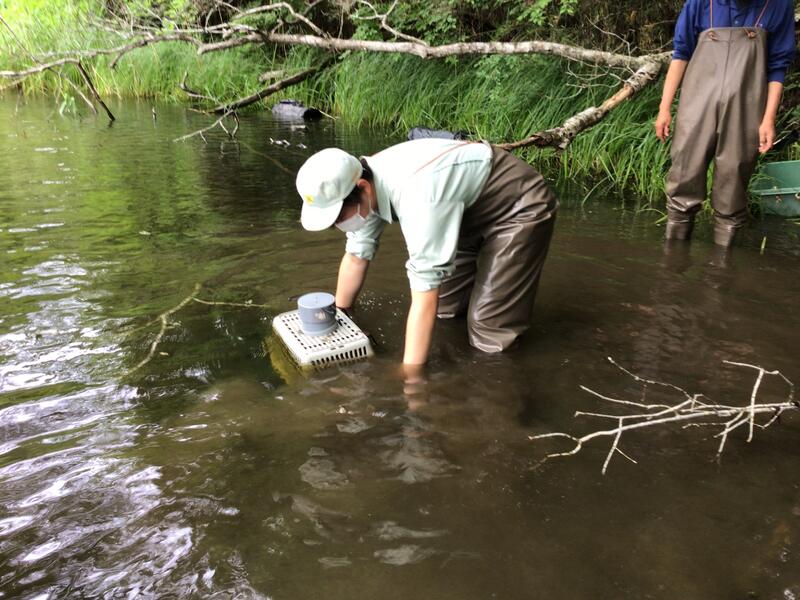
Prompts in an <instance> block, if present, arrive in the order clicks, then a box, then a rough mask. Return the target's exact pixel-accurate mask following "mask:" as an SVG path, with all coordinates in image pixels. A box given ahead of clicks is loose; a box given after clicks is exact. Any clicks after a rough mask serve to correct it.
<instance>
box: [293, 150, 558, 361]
mask: <svg viewBox="0 0 800 600" xmlns="http://www.w3.org/2000/svg"><path fill="white" fill-rule="evenodd" d="M297 191H298V192H299V193H300V196H301V198H302V199H303V210H302V215H301V223H302V224H303V227H305V228H306V229H307V230H310V231H319V230H322V229H326V228H328V227H331V226H332V225H336V227H338V228H339V229H341V230H342V231H345V232H347V244H346V247H345V254H344V257H343V258H342V261H341V264H340V267H339V276H338V281H337V285H336V304H337V306H339V307H340V308H343V309H348V308H350V307H351V306H352V305H353V303H354V302H355V300H356V297H357V296H358V293H359V291H360V290H361V286H362V284H363V283H364V279H365V277H366V274H367V268H368V266H369V263H370V260H372V258H373V257H374V255H375V252H376V250H377V248H378V241H379V238H380V235H381V233H382V232H383V229H384V227H385V226H386V225H388V224H390V223H393V222H395V221H397V222H399V223H400V228H401V229H402V231H403V237H404V238H405V241H406V245H407V247H408V256H409V258H408V261H407V262H406V270H407V273H408V279H409V283H410V286H411V308H410V310H409V313H408V321H407V324H406V339H405V351H404V354H403V362H404V363H405V364H406V365H421V364H423V363H425V362H426V360H427V358H428V351H429V349H430V345H431V339H432V335H433V328H434V322H435V320H436V316H437V314H438V316H439V317H442V318H449V317H454V316H456V315H459V314H463V313H464V312H466V313H467V324H468V329H469V340H470V343H471V344H472V345H473V346H474V347H476V348H478V349H480V350H483V351H484V352H499V351H502V350H505V349H506V348H508V346H510V345H511V343H512V342H513V341H514V340H515V339H516V338H517V337H518V336H519V335H521V334H522V333H523V332H524V331H525V330H526V329H527V328H528V325H529V320H530V313H531V309H532V307H533V301H534V297H535V295H536V289H537V287H538V285H539V277H540V275H541V272H542V266H543V264H544V260H545V256H546V254H547V249H548V246H549V244H550V236H551V234H552V231H553V223H554V221H555V215H556V208H557V204H558V202H557V200H556V197H555V195H554V193H553V192H552V191H551V190H550V188H549V187H548V185H547V183H545V181H544V179H543V178H542V176H541V175H540V174H539V173H537V172H536V171H535V170H534V169H533V168H532V167H531V166H530V165H528V164H526V163H524V162H523V161H521V160H519V159H518V158H516V157H514V156H513V155H511V154H509V153H508V152H506V151H504V150H501V149H499V148H497V147H494V146H490V145H489V144H487V143H483V142H462V141H455V140H443V139H420V140H413V141H409V142H404V143H402V144H398V145H396V146H392V147H390V148H387V149H386V150H383V151H382V152H379V153H378V154H375V155H373V156H368V157H362V158H361V159H360V160H359V159H357V158H356V157H354V156H351V155H350V154H348V153H346V152H344V151H343V150H340V149H338V148H327V149H325V150H322V151H320V152H318V153H316V154H314V155H313V156H311V157H310V158H309V159H308V160H307V161H306V162H305V164H303V166H302V167H301V168H300V170H299V171H298V173H297Z"/></svg>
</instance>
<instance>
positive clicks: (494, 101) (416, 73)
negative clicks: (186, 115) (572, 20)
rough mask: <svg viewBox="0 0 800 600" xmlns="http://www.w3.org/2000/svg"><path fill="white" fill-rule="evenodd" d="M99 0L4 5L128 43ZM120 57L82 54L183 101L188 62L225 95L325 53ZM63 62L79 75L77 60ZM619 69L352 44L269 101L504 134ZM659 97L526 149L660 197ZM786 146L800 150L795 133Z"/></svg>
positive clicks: (590, 186)
mask: <svg viewBox="0 0 800 600" xmlns="http://www.w3.org/2000/svg"><path fill="white" fill-rule="evenodd" d="M100 5H101V0H26V1H25V2H20V1H19V0H0V11H2V12H0V14H3V17H4V18H5V19H6V21H8V22H9V24H10V25H11V27H12V28H13V29H14V31H15V33H16V35H17V36H18V37H19V38H20V40H21V42H22V45H24V46H25V48H26V49H27V50H28V51H30V52H32V53H34V54H36V55H37V56H40V57H43V58H50V59H52V58H53V57H54V56H57V55H58V53H60V52H62V53H63V52H65V51H73V50H75V49H76V48H81V49H92V48H105V47H112V46H116V45H122V44H124V43H125V39H124V38H123V37H121V36H119V35H117V34H114V33H111V32H108V31H105V30H103V29H100V28H98V27H96V26H95V24H94V22H93V19H92V15H96V14H101V12H102V7H101V6H100ZM112 59H113V57H102V56H101V57H97V58H94V59H91V60H87V61H86V66H87V68H88V69H89V70H90V73H91V75H92V77H93V79H94V81H95V84H96V85H97V87H98V89H99V91H100V93H101V94H102V95H106V96H108V95H120V96H135V97H156V98H158V99H159V100H167V101H185V100H186V96H185V94H184V93H183V92H182V91H181V90H180V89H179V85H180V82H181V80H182V79H183V75H184V73H188V80H187V84H188V85H189V86H190V87H191V88H192V89H194V90H196V91H198V92H200V93H202V94H205V95H208V96H211V97H214V98H217V99H219V100H221V101H228V100H232V99H234V98H237V97H241V96H243V95H246V94H249V93H252V92H253V91H255V90H257V89H258V88H260V87H261V86H262V85H263V84H260V83H259V82H258V75H259V74H260V73H262V72H264V71H267V70H273V69H282V70H284V71H285V72H286V73H287V74H291V73H295V72H297V71H300V70H303V69H305V68H308V67H309V66H311V65H313V64H316V63H318V62H319V60H320V54H319V53H318V52H317V51H315V50H313V49H309V48H303V47H296V48H291V49H288V50H287V49H266V48H264V47H260V46H245V47H241V48H235V49H232V50H229V51H225V52H215V53H211V54H207V55H203V56H198V55H197V53H196V50H195V48H194V47H193V46H191V45H189V44H185V43H163V44H157V45H154V46H150V47H146V48H142V49H138V50H136V51H134V52H131V53H129V54H127V55H126V56H125V57H124V58H123V59H122V60H121V61H120V62H119V63H118V66H117V68H116V69H114V70H112V69H111V68H110V62H111V60H112ZM29 64H30V60H29V58H28V57H27V56H26V54H25V52H24V51H23V50H21V48H20V45H19V43H18V42H17V41H16V40H14V39H13V38H12V37H11V36H10V35H9V33H8V32H7V31H5V30H4V29H3V28H0V68H4V69H18V68H21V67H23V66H27V65H29ZM62 73H63V74H64V75H65V76H67V77H70V78H71V79H72V80H73V81H74V82H75V83H76V84H78V85H80V84H81V82H80V78H79V75H78V74H77V72H75V70H74V69H73V68H72V67H71V66H65V67H64V68H63V69H62ZM619 75H620V74H619V73H617V74H616V75H615V74H613V73H608V72H606V71H605V70H603V69H600V68H596V67H590V66H580V65H578V66H576V65H575V64H574V63H568V62H566V61H564V60H560V59H556V58H551V57H542V56H484V57H479V58H475V57H464V58H450V59H446V60H436V61H434V60H432V61H424V60H420V59H419V58H416V57H412V56H407V55H393V54H366V53H346V54H344V55H343V56H342V57H341V60H340V61H339V62H338V63H337V64H336V66H335V67H333V68H330V69H328V70H326V71H323V72H322V73H320V74H319V75H318V76H316V77H314V78H312V79H308V80H306V81H304V82H302V83H300V84H297V85H295V86H293V87H291V88H289V89H287V90H285V91H284V92H282V93H281V94H278V95H276V96H274V97H271V98H270V99H269V100H268V103H270V104H271V103H273V102H275V101H277V100H279V99H281V98H285V97H293V98H297V99H299V100H301V101H303V102H305V103H307V104H309V105H313V106H317V107H319V108H322V109H323V110H325V111H326V112H328V113H331V114H334V115H336V116H337V117H339V118H340V123H342V124H343V125H352V126H364V125H366V126H372V127H381V128H387V127H388V128H391V129H394V130H395V131H396V132H398V133H402V134H405V132H406V131H407V130H408V129H409V128H410V127H413V126H416V125H423V126H428V127H433V128H441V129H450V130H457V129H458V130H467V131H469V132H471V133H472V134H473V135H474V136H476V137H480V138H482V139H488V140H490V141H494V142H503V141H512V140H517V139H521V138H524V137H527V136H528V135H530V134H531V133H533V132H536V131H539V130H542V129H548V128H551V127H555V126H558V125H560V124H561V123H563V122H564V121H565V120H566V119H567V118H569V117H570V116H572V115H574V114H575V113H577V112H579V111H581V110H583V109H585V108H587V107H589V106H597V105H599V104H600V103H602V102H603V101H604V100H605V99H606V98H607V97H608V96H610V95H611V94H613V93H614V92H615V91H616V90H617V89H619V86H620V83H621V80H620V79H619ZM22 88H23V90H24V91H25V92H27V93H33V92H47V93H52V92H53V91H55V90H58V93H59V94H61V95H62V96H69V95H70V94H71V93H72V92H71V90H69V89H68V88H67V87H66V86H64V85H62V84H61V83H60V81H59V78H58V77H57V76H56V75H54V74H52V73H45V74H43V75H42V76H40V77H35V78H29V79H27V80H25V81H24V82H23V83H22ZM659 98H660V85H659V84H653V85H651V86H650V87H649V88H646V89H645V90H644V91H643V92H641V93H640V94H639V95H638V96H636V97H635V98H633V99H632V100H630V101H627V102H625V103H623V104H622V105H621V106H619V107H618V108H617V109H615V110H614V111H613V112H612V113H611V114H610V115H608V117H607V118H606V119H605V120H604V121H603V122H601V123H600V124H598V125H596V126H595V127H594V128H592V129H590V130H589V131H586V132H584V133H582V134H580V135H579V136H578V137H577V138H576V139H575V140H574V142H573V143H572V144H571V145H570V146H569V147H568V148H567V150H566V151H564V152H556V151H554V150H550V149H544V150H540V149H535V148H528V149H525V150H523V151H521V154H522V156H523V157H524V158H525V159H526V160H529V161H530V162H531V163H533V164H535V165H537V167H538V168H539V169H540V170H541V171H542V172H544V173H545V174H546V175H548V176H549V177H551V178H552V179H554V180H556V181H557V182H558V183H559V184H564V183H575V182H576V181H577V182H581V181H582V182H586V183H585V184H584V186H583V187H585V191H586V192H587V194H586V195H587V197H588V196H589V195H590V194H591V193H592V192H602V195H603V196H609V195H611V196H615V197H617V198H620V199H622V198H631V199H634V200H635V201H636V202H644V203H646V204H650V205H652V204H660V200H661V199H662V198H663V194H664V177H665V174H666V170H667V167H668V164H669V155H668V151H667V148H666V147H665V146H663V145H661V144H660V143H659V142H658V140H657V139H656V138H655V135H654V133H653V127H652V123H653V119H654V118H655V115H656V112H657V109H658V103H659ZM257 108H258V107H254V109H257ZM785 154H786V155H789V156H788V157H790V158H791V157H794V158H798V157H800V155H798V150H797V145H795V146H794V147H793V148H792V149H791V150H789V151H788V152H786V153H785Z"/></svg>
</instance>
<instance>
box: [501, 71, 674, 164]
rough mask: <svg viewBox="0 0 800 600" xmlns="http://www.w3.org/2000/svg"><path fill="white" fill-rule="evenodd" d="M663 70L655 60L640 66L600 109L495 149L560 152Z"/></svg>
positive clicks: (591, 110) (592, 107) (592, 109)
mask: <svg viewBox="0 0 800 600" xmlns="http://www.w3.org/2000/svg"><path fill="white" fill-rule="evenodd" d="M662 67H663V63H661V62H658V61H655V60H654V61H652V62H649V63H647V64H645V65H643V66H642V67H640V68H639V69H638V70H637V71H636V72H635V73H634V74H633V75H632V76H631V77H629V78H628V79H627V80H626V81H625V83H624V84H623V85H622V88H621V89H620V90H619V91H617V93H616V94H614V95H613V96H611V97H610V98H608V99H607V100H606V101H605V102H603V103H602V104H601V105H600V106H591V107H589V108H587V109H585V110H583V111H581V112H579V113H578V114H576V115H573V116H572V117H570V118H569V119H567V120H566V121H564V124H563V125H561V126H559V127H554V128H552V129H547V130H544V131H539V132H537V133H534V134H533V135H531V136H530V137H527V138H525V139H523V140H519V141H516V142H507V143H505V144H498V146H499V147H500V148H503V149H505V150H514V149H516V148H523V147H525V146H538V147H545V146H554V147H556V148H558V149H560V150H563V149H565V148H566V147H567V146H568V145H569V144H570V142H572V140H574V139H575V137H576V136H577V135H578V134H579V133H581V132H582V131H585V130H586V129H589V128H591V127H593V126H594V125H596V124H597V123H599V122H600V121H602V120H603V119H604V118H605V117H606V115H607V114H608V113H610V112H611V111H612V110H614V109H615V108H616V107H617V106H619V105H620V104H622V102H624V101H625V100H627V99H628V98H630V97H631V96H633V95H634V94H636V93H637V92H639V91H641V90H642V89H643V88H645V87H646V86H648V85H650V84H651V83H653V82H654V81H656V79H657V78H658V76H659V74H660V73H661V69H662Z"/></svg>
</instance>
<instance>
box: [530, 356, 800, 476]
mask: <svg viewBox="0 0 800 600" xmlns="http://www.w3.org/2000/svg"><path fill="white" fill-rule="evenodd" d="M608 360H609V361H610V362H611V363H612V364H613V365H614V366H616V367H617V368H619V369H620V370H621V371H622V372H624V373H625V374H626V375H629V376H630V377H632V378H633V379H634V380H636V381H637V382H639V383H641V384H643V386H644V389H643V391H644V390H646V387H647V385H658V386H663V387H667V388H670V389H673V390H675V391H677V392H679V393H681V394H682V395H683V396H684V399H683V400H682V401H681V402H677V403H674V404H651V403H647V402H645V401H644V393H643V395H642V400H641V401H640V402H635V401H631V400H621V399H618V398H611V397H609V396H605V395H603V394H600V393H599V392H596V391H594V390H592V389H590V388H587V387H585V386H580V387H581V389H582V390H584V391H586V392H589V393H590V394H592V395H593V396H594V397H596V398H598V399H600V400H602V401H604V402H609V403H613V404H621V405H624V406H626V407H633V408H632V409H630V410H631V412H630V413H629V414H623V415H612V414H605V413H594V412H583V411H577V412H576V413H575V416H576V417H594V418H601V419H609V420H614V421H616V426H615V427H613V428H611V429H601V430H597V431H593V432H590V433H587V434H586V435H583V436H581V437H577V436H574V435H570V434H567V433H560V432H556V433H543V434H539V435H532V436H529V438H528V439H530V440H541V439H546V438H566V439H568V440H570V441H572V442H573V443H574V446H573V447H572V449H571V450H567V451H564V452H554V453H551V454H548V455H547V456H545V458H544V460H548V459H550V458H555V457H557V456H572V455H575V454H577V453H578V452H580V451H581V450H582V449H583V447H584V444H586V443H587V442H589V441H591V440H593V439H595V438H603V437H608V438H611V440H612V441H611V447H610V449H609V451H608V454H607V455H606V459H605V462H604V463H603V468H602V470H601V472H602V474H603V475H605V474H606V471H607V470H608V466H609V464H610V463H611V459H612V458H613V457H614V455H615V454H620V455H622V456H624V457H625V458H627V459H628V460H631V461H633V459H631V457H630V456H628V455H626V454H625V453H624V452H622V450H620V448H619V444H620V440H621V438H622V434H623V433H625V432H628V431H632V430H634V429H644V428H649V427H656V426H659V425H669V424H672V423H681V424H683V427H684V428H687V427H700V426H704V427H718V428H720V431H719V432H718V433H717V434H715V437H718V438H720V443H719V446H718V448H717V455H718V456H719V455H721V454H722V452H723V450H724V449H725V444H726V442H727V440H728V436H729V435H730V434H731V433H732V432H734V431H736V430H737V429H738V428H739V427H742V426H743V425H745V424H748V425H749V434H748V437H747V441H748V442H750V441H752V439H753V432H754V429H755V427H758V428H759V429H766V428H767V427H769V426H770V425H772V424H773V423H775V421H777V420H778V418H779V417H780V416H781V414H783V413H784V412H785V411H787V410H796V409H798V408H800V403H798V401H797V400H795V387H794V384H793V383H792V382H791V381H790V380H789V379H788V378H786V376H784V375H783V374H782V373H781V372H780V371H768V370H767V369H764V368H763V367H759V366H757V365H751V364H747V363H739V362H732V361H727V360H726V361H723V362H724V363H725V364H728V365H732V366H737V367H746V368H750V369H755V370H756V371H758V375H757V376H756V381H755V383H754V384H753V389H752V392H751V394H750V402H749V404H748V405H747V406H730V405H727V404H717V403H714V402H712V401H710V400H709V399H708V398H706V397H705V396H704V395H703V394H690V393H689V392H687V391H686V390H684V389H683V388H680V387H678V386H676V385H673V384H671V383H665V382H661V381H654V380H651V379H645V378H643V377H640V376H638V375H635V374H634V373H631V372H630V371H628V370H627V369H625V368H624V367H622V366H620V365H619V364H617V363H616V362H615V361H614V359H612V358H611V357H609V358H608ZM765 375H772V376H777V377H780V378H782V379H783V380H784V381H785V382H786V383H787V384H788V386H789V395H788V397H787V399H786V400H785V401H784V402H776V403H759V402H758V401H757V396H758V391H759V388H760V387H761V383H762V381H763V379H764V376H765ZM701 398H705V401H703V400H701ZM758 415H769V416H770V419H769V420H768V421H767V422H766V423H763V424H760V423H758V422H757V421H756V417H757V416H758ZM633 462H635V461H633Z"/></svg>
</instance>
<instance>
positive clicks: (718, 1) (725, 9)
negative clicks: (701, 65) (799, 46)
mask: <svg viewBox="0 0 800 600" xmlns="http://www.w3.org/2000/svg"><path fill="white" fill-rule="evenodd" d="M713 2H714V27H753V26H755V24H756V23H755V21H756V19H757V18H758V15H760V14H761V10H762V9H763V8H764V2H765V0H754V1H753V2H751V3H750V6H749V7H748V8H745V9H744V10H740V9H739V5H738V4H737V2H736V0H713ZM709 27H710V19H709V0H686V4H684V5H683V10H681V14H680V16H679V17H678V22H677V23H676V24H675V40H674V47H675V51H674V52H673V53H672V58H673V60H674V59H680V60H689V59H690V58H691V57H692V54H693V53H694V49H695V47H696V46H697V38H698V37H699V35H700V34H701V33H702V32H703V31H705V30H706V29H709ZM761 27H763V28H764V29H766V30H767V80H768V81H779V82H781V83H783V81H784V79H785V78H786V70H787V69H788V68H789V65H791V64H792V61H793V60H794V53H795V50H796V48H795V42H794V7H793V6H792V0H769V6H767V10H766V11H764V16H763V17H761Z"/></svg>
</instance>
